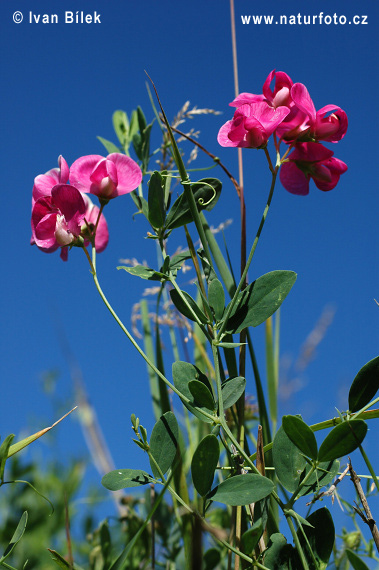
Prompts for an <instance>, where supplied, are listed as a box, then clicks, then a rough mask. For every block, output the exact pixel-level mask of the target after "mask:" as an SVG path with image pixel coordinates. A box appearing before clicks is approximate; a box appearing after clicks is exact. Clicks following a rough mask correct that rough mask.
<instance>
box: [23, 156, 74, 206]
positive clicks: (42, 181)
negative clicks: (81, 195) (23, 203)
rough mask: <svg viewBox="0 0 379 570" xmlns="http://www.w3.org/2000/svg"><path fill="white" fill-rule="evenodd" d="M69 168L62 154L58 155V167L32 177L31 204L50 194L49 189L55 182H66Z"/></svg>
mask: <svg viewBox="0 0 379 570" xmlns="http://www.w3.org/2000/svg"><path fill="white" fill-rule="evenodd" d="M69 173H70V169H69V167H68V164H67V162H66V161H65V159H64V158H63V156H59V157H58V168H52V169H51V170H49V171H48V172H46V174H39V175H38V176H36V177H35V179H34V186H33V195H32V204H34V202H35V201H36V200H38V198H42V197H43V196H51V189H52V188H53V186H55V185H56V184H67V182H68V178H69Z"/></svg>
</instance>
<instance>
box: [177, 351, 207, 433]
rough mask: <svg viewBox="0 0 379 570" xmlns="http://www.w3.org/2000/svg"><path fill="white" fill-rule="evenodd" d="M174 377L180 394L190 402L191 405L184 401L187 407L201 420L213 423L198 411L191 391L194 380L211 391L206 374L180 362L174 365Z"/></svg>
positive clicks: (186, 363) (187, 363)
mask: <svg viewBox="0 0 379 570" xmlns="http://www.w3.org/2000/svg"><path fill="white" fill-rule="evenodd" d="M172 377H173V380H174V385H175V388H177V389H178V390H179V392H181V393H182V394H183V396H185V397H186V398H188V400H189V401H190V402H189V403H187V402H184V401H183V404H184V405H185V407H186V408H187V409H188V410H189V411H190V412H191V413H192V414H193V415H194V416H196V417H197V418H199V419H200V420H202V421H204V422H207V423H213V420H211V419H210V418H207V417H205V416H204V415H203V414H202V413H201V410H200V409H199V408H198V409H196V407H195V406H196V404H195V400H194V397H193V395H192V393H191V391H190V389H189V383H190V382H191V381H192V380H199V381H200V382H202V383H203V384H205V386H206V387H207V388H208V390H209V391H211V386H210V384H209V381H208V378H207V377H206V376H205V374H203V373H202V372H201V371H200V370H199V369H198V368H197V367H196V366H193V365H192V364H190V363H189V362H182V361H180V360H179V361H177V362H174V363H173V365H172ZM207 412H209V410H207Z"/></svg>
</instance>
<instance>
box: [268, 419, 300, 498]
mask: <svg viewBox="0 0 379 570" xmlns="http://www.w3.org/2000/svg"><path fill="white" fill-rule="evenodd" d="M272 456H273V462H274V467H275V473H276V476H277V478H278V479H279V481H280V482H281V484H282V485H283V487H284V488H285V489H287V491H289V492H290V493H294V492H295V491H296V489H297V487H298V486H299V484H300V477H301V474H302V472H303V471H304V468H305V466H306V465H307V462H306V460H305V458H304V456H303V455H302V454H301V453H300V451H299V449H298V448H297V447H296V445H295V444H294V443H292V441H291V440H290V438H289V437H288V436H287V434H286V432H285V431H284V429H283V428H282V427H280V428H279V429H278V431H277V432H276V434H275V438H274V443H273V447H272Z"/></svg>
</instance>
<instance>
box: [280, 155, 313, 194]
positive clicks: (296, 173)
mask: <svg viewBox="0 0 379 570" xmlns="http://www.w3.org/2000/svg"><path fill="white" fill-rule="evenodd" d="M279 176H280V182H281V183H282V184H283V186H284V188H285V189H286V190H288V192H291V194H297V195H298V196H306V195H307V194H309V177H307V176H306V175H305V174H304V172H303V171H302V170H300V168H298V167H297V166H296V164H295V163H294V162H285V163H284V164H283V165H282V166H281V168H280V173H279Z"/></svg>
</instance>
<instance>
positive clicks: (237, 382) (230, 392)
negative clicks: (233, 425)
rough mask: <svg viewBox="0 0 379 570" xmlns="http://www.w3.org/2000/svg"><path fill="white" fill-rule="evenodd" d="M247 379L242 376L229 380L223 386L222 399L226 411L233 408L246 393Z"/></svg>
mask: <svg viewBox="0 0 379 570" xmlns="http://www.w3.org/2000/svg"><path fill="white" fill-rule="evenodd" d="M245 388H246V379H245V378H242V376H236V378H229V379H228V380H226V382H224V383H223V384H222V386H221V391H222V399H223V402H224V410H227V409H228V408H230V407H231V406H233V405H234V404H235V403H236V402H237V401H238V400H239V399H240V397H241V396H242V394H243V393H244V392H245Z"/></svg>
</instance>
